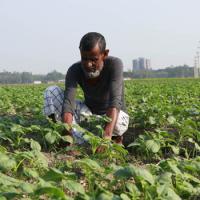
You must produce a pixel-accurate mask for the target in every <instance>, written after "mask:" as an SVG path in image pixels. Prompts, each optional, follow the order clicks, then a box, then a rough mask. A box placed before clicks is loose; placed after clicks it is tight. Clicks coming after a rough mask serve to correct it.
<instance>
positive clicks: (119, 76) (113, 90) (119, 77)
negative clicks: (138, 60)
mask: <svg viewBox="0 0 200 200" xmlns="http://www.w3.org/2000/svg"><path fill="white" fill-rule="evenodd" d="M111 70H112V71H111V73H110V74H111V79H110V87H109V90H110V99H109V107H115V108H117V109H118V110H120V109H121V108H122V95H123V63H122V61H121V60H120V59H119V58H115V59H114V60H113V63H112V68H111Z"/></svg>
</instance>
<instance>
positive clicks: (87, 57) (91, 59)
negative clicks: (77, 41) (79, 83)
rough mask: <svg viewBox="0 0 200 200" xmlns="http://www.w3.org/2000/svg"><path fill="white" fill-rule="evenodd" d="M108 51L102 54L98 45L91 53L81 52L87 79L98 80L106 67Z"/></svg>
mask: <svg viewBox="0 0 200 200" xmlns="http://www.w3.org/2000/svg"><path fill="white" fill-rule="evenodd" d="M107 55H108V50H105V51H104V52H101V51H100V49H99V46H98V44H96V46H95V47H94V48H92V49H91V50H90V51H81V63H82V68H83V71H84V74H85V76H86V78H88V79H93V78H97V77H98V76H99V75H100V73H101V71H102V69H103V66H104V60H105V58H106V57H107Z"/></svg>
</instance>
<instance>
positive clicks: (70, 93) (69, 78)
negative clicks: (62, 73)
mask: <svg viewBox="0 0 200 200" xmlns="http://www.w3.org/2000/svg"><path fill="white" fill-rule="evenodd" d="M76 88H77V65H73V66H71V67H70V68H69V69H68V71H67V74H66V77H65V93H64V102H63V111H62V112H63V116H62V120H63V122H64V123H66V124H68V125H69V126H71V125H72V121H73V113H74V108H75V94H76ZM67 134H68V135H71V132H70V131H68V132H67Z"/></svg>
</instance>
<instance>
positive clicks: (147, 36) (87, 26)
mask: <svg viewBox="0 0 200 200" xmlns="http://www.w3.org/2000/svg"><path fill="white" fill-rule="evenodd" d="M90 31H95V32H100V33H102V34H103V35H104V36H105V38H106V42H107V48H108V49H109V50H110V55H112V56H117V57H119V58H121V59H122V61H123V63H124V70H125V71H127V70H131V68H132V60H133V59H135V58H138V57H146V58H149V59H151V66H152V68H153V69H158V68H164V67H167V66H171V65H174V66H176V65H183V64H187V65H190V66H193V64H194V56H195V54H196V52H197V51H198V50H200V48H199V49H198V46H199V47H200V42H199V41H200V0H101V1H100V0H99V1H96V0H0V72H1V71H4V70H5V71H10V72H14V71H17V72H22V71H26V72H32V73H33V74H47V73H49V72H51V71H53V70H57V71H59V72H62V73H66V71H67V69H68V68H69V67H70V66H71V65H72V64H73V63H74V62H77V61H79V60H80V53H79V49H78V46H79V42H80V39H81V37H82V36H83V35H84V34H85V33H87V32H90Z"/></svg>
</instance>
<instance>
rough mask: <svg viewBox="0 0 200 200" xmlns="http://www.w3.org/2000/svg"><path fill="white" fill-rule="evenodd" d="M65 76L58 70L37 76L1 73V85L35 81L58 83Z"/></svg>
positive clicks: (27, 73) (23, 73)
mask: <svg viewBox="0 0 200 200" xmlns="http://www.w3.org/2000/svg"><path fill="white" fill-rule="evenodd" d="M64 78H65V75H64V74H62V73H60V72H57V71H56V70H54V71H52V72H50V73H48V74H46V75H40V74H39V75H35V74H32V73H30V72H22V73H19V72H7V71H3V72H0V84H20V83H23V84H25V83H34V81H41V82H42V83H47V82H52V81H53V82H57V81H59V80H63V79H64Z"/></svg>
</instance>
